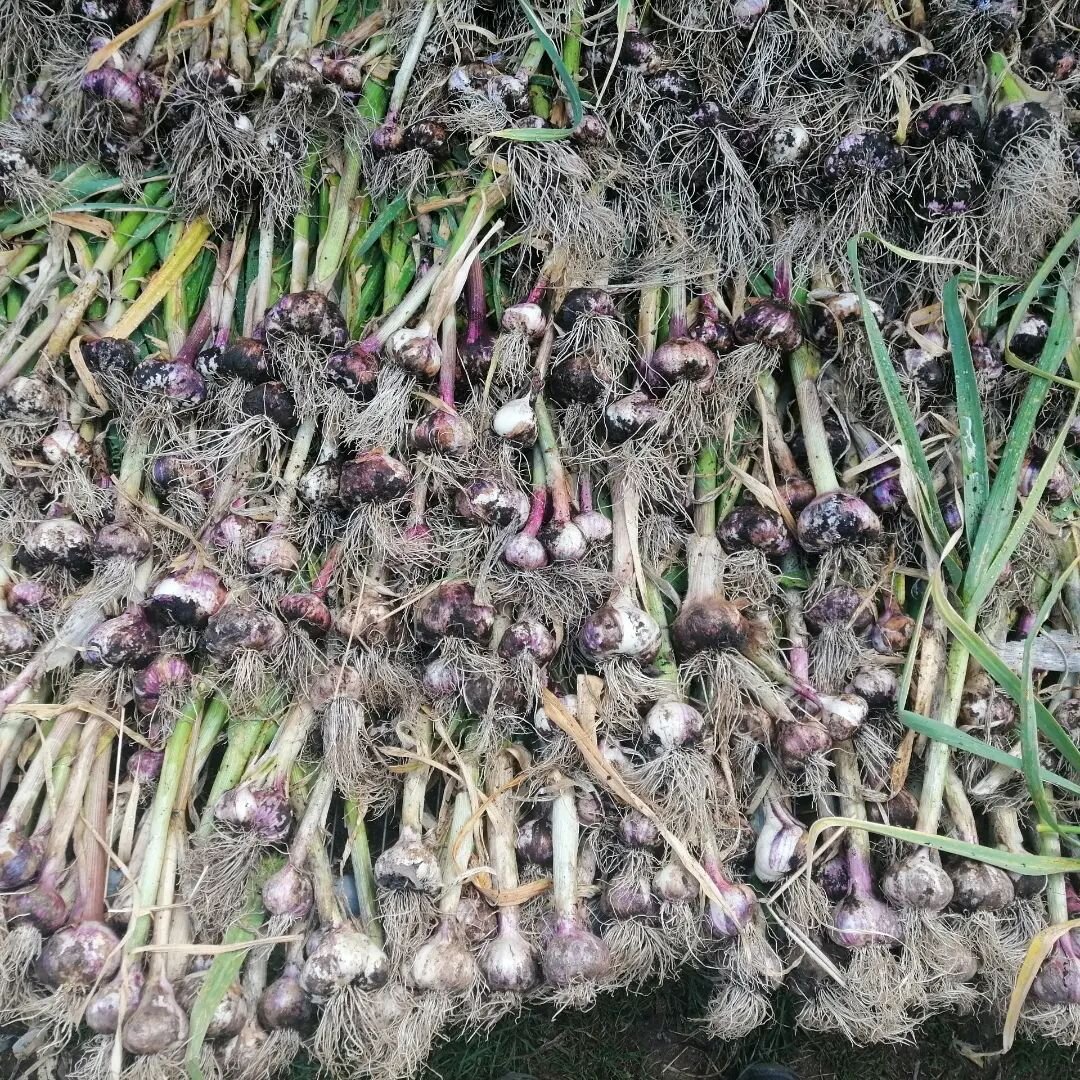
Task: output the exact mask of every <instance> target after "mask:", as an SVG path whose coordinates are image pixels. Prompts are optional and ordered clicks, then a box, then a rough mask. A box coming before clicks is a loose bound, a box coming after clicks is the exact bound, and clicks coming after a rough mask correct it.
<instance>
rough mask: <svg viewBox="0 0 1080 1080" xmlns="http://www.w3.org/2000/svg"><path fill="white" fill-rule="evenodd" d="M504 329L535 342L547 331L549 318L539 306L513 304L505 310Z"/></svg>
mask: <svg viewBox="0 0 1080 1080" xmlns="http://www.w3.org/2000/svg"><path fill="white" fill-rule="evenodd" d="M502 328H503V329H504V330H509V331H510V332H511V333H514V332H518V333H522V334H524V335H525V336H526V337H527V338H529V339H530V340H532V341H535V340H536V339H537V338H539V337H541V335H542V334H543V333H544V331H545V330H546V329H547V318H546V316H545V315H544V309H543V308H542V307H541V306H540V305H539V304H529V303H524V304H511V305H510V307H508V308H505V309H504V310H503V315H502Z"/></svg>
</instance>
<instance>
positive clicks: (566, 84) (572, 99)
mask: <svg viewBox="0 0 1080 1080" xmlns="http://www.w3.org/2000/svg"><path fill="white" fill-rule="evenodd" d="M517 2H518V6H519V7H520V8H521V10H522V12H524V14H525V18H526V19H527V20H528V23H529V25H530V26H531V27H532V30H533V33H534V34H536V37H537V40H538V41H539V42H540V44H541V45H542V46H543V47H544V52H545V53H546V54H547V58H548V59H549V60H550V61H551V69H552V71H554V72H555V74H556V75H557V76H558V79H559V82H560V83H562V92H563V93H564V94H565V95H566V101H567V104H569V106H570V120H571V123H570V127H568V128H560V129H559V130H560V131H562V133H563V134H562V138H564V139H565V138H569V137H570V135H571V134H572V133H573V130H574V129H575V128H576V127H577V126H578V124H580V123H581V118H582V116H583V115H584V112H585V110H584V107H583V106H582V102H581V92H580V91H579V90H578V87H577V83H575V82H574V77H573V75H571V74H570V72H569V71H568V70H567V68H566V64H564V63H563V58H562V54H561V53H560V52H559V50H558V49H557V48H556V47H555V42H554V41H552V40H551V38H550V36H549V35H548V33H547V31H546V30H545V29H544V26H543V24H542V23H541V22H540V17H539V16H538V15H537V14H536V12H535V11H534V10H533V8H532V5H531V4H530V3H529V0H517ZM511 130H516V129H511Z"/></svg>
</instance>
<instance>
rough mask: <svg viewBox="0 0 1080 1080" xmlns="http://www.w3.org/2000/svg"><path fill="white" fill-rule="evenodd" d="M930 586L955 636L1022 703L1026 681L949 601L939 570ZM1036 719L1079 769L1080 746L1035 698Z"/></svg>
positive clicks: (1073, 766)
mask: <svg viewBox="0 0 1080 1080" xmlns="http://www.w3.org/2000/svg"><path fill="white" fill-rule="evenodd" d="M930 589H931V591H932V592H933V595H934V604H935V605H936V606H937V610H938V613H939V614H940V615H941V617H942V618H943V619H944V620H945V624H946V626H948V628H949V630H951V631H952V633H953V636H954V637H956V639H957V640H958V641H960V643H961V644H962V645H963V646H964V647H965V648H966V649H967V651H968V653H969V654H970V655H971V657H972V658H973V659H974V660H975V661H976V662H977V663H978V664H979V665H980V666H981V667H982V669H983V670H984V671H985V672H986V673H987V674H988V675H989V676H990V678H992V679H993V680H994V681H995V682H996V683H997V684H998V686H1000V687H1001V689H1002V690H1004V691H1005V693H1006V694H1008V695H1009V697H1011V698H1012V699H1013V701H1015V702H1016V704H1017V705H1020V704H1021V703H1022V701H1023V697H1024V688H1023V683H1022V682H1021V681H1020V678H1019V676H1018V675H1017V674H1016V673H1015V672H1013V671H1012V670H1011V669H1010V668H1009V666H1008V664H1006V663H1005V661H1004V660H1002V659H1001V657H1000V656H998V654H997V653H996V652H994V650H993V649H991V648H990V646H989V645H987V644H986V642H985V641H983V639H982V638H981V637H979V635H978V634H977V633H976V632H975V631H974V630H973V629H972V628H971V627H970V626H968V624H967V623H966V622H964V620H963V618H961V616H960V613H959V612H958V611H957V610H956V608H954V607H953V606H952V604H950V603H949V598H948V597H947V596H946V595H945V587H944V584H943V583H942V580H941V575H940V574H931V575H930ZM1035 722H1036V724H1037V725H1038V728H1039V731H1040V732H1041V733H1042V735H1043V737H1044V738H1045V739H1046V740H1047V741H1048V742H1049V743H1050V744H1051V745H1052V746H1053V747H1054V749H1055V750H1057V752H1058V753H1059V754H1061V756H1062V757H1063V758H1064V759H1065V760H1066V762H1068V765H1069V768H1071V769H1073V770H1074V771H1075V772H1077V773H1080V750H1078V749H1077V747H1076V744H1075V743H1074V742H1073V741H1072V739H1070V738H1069V734H1068V732H1066V730H1065V729H1064V728H1063V727H1062V726H1061V724H1059V723H1058V721H1057V719H1056V718H1055V717H1054V715H1053V713H1051V712H1050V710H1049V709H1048V708H1047V707H1046V706H1045V705H1043V704H1042V702H1040V701H1038V700H1036V701H1035Z"/></svg>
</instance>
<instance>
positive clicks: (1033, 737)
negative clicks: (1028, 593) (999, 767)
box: [1020, 428, 1077, 829]
mask: <svg viewBox="0 0 1080 1080" xmlns="http://www.w3.org/2000/svg"><path fill="white" fill-rule="evenodd" d="M1062 433H1063V434H1064V428H1063V430H1062ZM1076 563H1077V560H1075V559H1074V560H1073V561H1072V562H1071V563H1070V564H1069V565H1068V566H1067V567H1066V568H1065V570H1064V571H1063V572H1062V573H1061V574H1060V575H1058V578H1057V580H1056V581H1055V582H1054V584H1053V585H1052V586H1051V587H1050V591H1049V592H1048V593H1047V594H1046V599H1045V600H1043V602H1042V606H1041V607H1040V608H1039V611H1038V614H1037V615H1036V616H1035V625H1034V626H1033V627H1032V628H1031V632H1030V633H1029V634H1028V636H1027V640H1026V641H1025V642H1024V662H1023V664H1022V666H1021V669H1020V683H1021V687H1022V689H1023V696H1022V700H1021V701H1020V754H1021V758H1022V759H1023V765H1024V780H1025V781H1026V783H1027V786H1028V791H1029V792H1030V794H1031V802H1032V805H1034V807H1035V810H1036V812H1037V813H1038V815H1039V820H1040V821H1041V822H1042V823H1043V824H1044V825H1047V826H1049V827H1050V828H1052V829H1056V826H1057V814H1055V813H1054V807H1053V804H1052V803H1051V802H1050V798H1049V796H1048V795H1047V794H1046V786H1045V781H1044V780H1043V777H1042V769H1041V768H1040V762H1039V727H1038V723H1037V721H1036V719H1035V684H1034V682H1033V681H1032V678H1031V671H1032V650H1033V649H1034V647H1035V642H1036V641H1037V640H1038V637H1039V631H1040V630H1041V629H1042V625H1043V623H1045V622H1046V620H1047V619H1048V618H1049V617H1050V612H1051V610H1053V607H1054V605H1055V604H1056V603H1057V601H1058V597H1059V596H1060V595H1061V590H1062V589H1063V588H1064V587H1065V583H1066V582H1067V581H1068V580H1069V578H1070V576H1071V575H1072V573H1073V571H1074V570H1075V569H1076Z"/></svg>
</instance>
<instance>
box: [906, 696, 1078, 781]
mask: <svg viewBox="0 0 1080 1080" xmlns="http://www.w3.org/2000/svg"><path fill="white" fill-rule="evenodd" d="M900 719H901V721H902V722H903V723H904V724H905V725H907V727H909V728H911V730H912V731H915V732H917V733H918V734H919V735H925V736H926V737H927V738H928V739H933V740H934V741H935V742H943V743H947V744H948V745H949V746H951V747H952V748H953V749H954V750H960V751H962V752H963V753H965V754H970V755H971V756H972V757H979V758H983V759H984V760H985V761H992V762H993V763H994V764H995V765H1004V766H1005V768H1007V769H1013V770H1014V771H1016V772H1018V773H1022V772H1023V771H1024V763H1023V761H1022V760H1021V759H1020V758H1018V757H1017V756H1016V755H1015V754H1010V753H1009V752H1008V751H1007V750H1001V749H999V748H998V747H996V746H992V745H991V744H990V743H986V742H983V741H982V739H976V738H975V736H974V735H969V734H968V733H967V732H966V731H961V730H960V729H959V728H954V727H949V726H948V725H947V724H943V723H942V722H941V721H940V720H935V719H933V717H930V716H921V715H920V714H919V713H915V712H911V711H910V710H908V709H902V710H901V711H900ZM1039 777H1040V779H1041V780H1042V782H1043V783H1044V784H1050V785H1051V787H1056V788H1058V789H1059V790H1061V791H1067V792H1069V794H1070V795H1080V784H1076V783H1073V781H1072V780H1067V779H1066V778H1065V777H1064V776H1059V775H1058V774H1057V773H1055V772H1051V771H1050V770H1049V769H1042V768H1040V770H1039Z"/></svg>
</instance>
